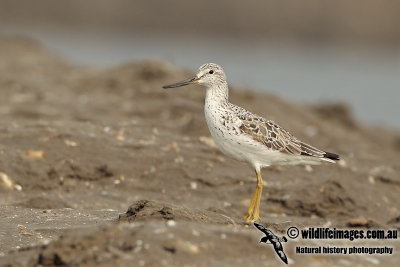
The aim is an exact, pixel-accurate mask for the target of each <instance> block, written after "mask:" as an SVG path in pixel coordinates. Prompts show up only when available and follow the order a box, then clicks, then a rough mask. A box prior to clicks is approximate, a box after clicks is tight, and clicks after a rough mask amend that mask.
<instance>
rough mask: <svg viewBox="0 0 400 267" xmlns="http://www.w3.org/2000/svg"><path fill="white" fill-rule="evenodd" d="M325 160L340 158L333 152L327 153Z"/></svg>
mask: <svg viewBox="0 0 400 267" xmlns="http://www.w3.org/2000/svg"><path fill="white" fill-rule="evenodd" d="M324 158H328V159H332V160H340V156H339V155H338V154H334V153H331V152H325V154H324Z"/></svg>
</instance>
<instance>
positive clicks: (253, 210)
mask: <svg viewBox="0 0 400 267" xmlns="http://www.w3.org/2000/svg"><path fill="white" fill-rule="evenodd" d="M256 174H257V187H256V191H255V192H254V195H253V198H252V200H251V203H250V207H249V211H248V212H247V215H246V216H244V218H243V219H245V220H246V221H248V222H255V221H258V220H261V218H260V201H261V192H262V188H263V181H262V176H261V172H260V171H256Z"/></svg>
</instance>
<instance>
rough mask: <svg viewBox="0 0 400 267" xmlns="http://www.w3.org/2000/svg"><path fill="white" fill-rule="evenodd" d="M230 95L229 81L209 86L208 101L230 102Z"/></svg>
mask: <svg viewBox="0 0 400 267" xmlns="http://www.w3.org/2000/svg"><path fill="white" fill-rule="evenodd" d="M228 97H229V90H228V84H227V83H223V84H220V85H214V86H213V87H208V88H207V91H206V102H218V103H221V104H225V103H227V102H228Z"/></svg>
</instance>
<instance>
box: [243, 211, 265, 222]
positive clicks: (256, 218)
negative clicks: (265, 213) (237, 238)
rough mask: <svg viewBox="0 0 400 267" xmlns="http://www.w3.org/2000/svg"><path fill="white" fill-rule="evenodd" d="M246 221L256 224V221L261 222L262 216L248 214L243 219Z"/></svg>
mask: <svg viewBox="0 0 400 267" xmlns="http://www.w3.org/2000/svg"><path fill="white" fill-rule="evenodd" d="M243 219H244V220H246V221H247V222H251V223H253V222H255V221H261V218H260V215H258V214H254V213H251V214H250V213H247V215H246V216H244V217H243Z"/></svg>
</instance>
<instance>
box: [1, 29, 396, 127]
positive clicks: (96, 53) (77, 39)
mask: <svg viewBox="0 0 400 267" xmlns="http://www.w3.org/2000/svg"><path fill="white" fill-rule="evenodd" d="M0 33H8V34H15V33H18V34H22V35H29V36H32V37H34V38H36V39H39V40H40V41H42V42H43V43H44V44H45V45H46V46H47V47H49V48H50V49H52V50H53V51H55V52H57V53H61V54H62V55H63V56H64V57H66V58H67V59H69V60H70V61H71V62H73V63H78V64H89V65H98V66H110V65H116V64H120V63H124V62H128V61H132V60H141V59H149V58H153V59H163V60H168V61H170V62H172V63H174V64H176V65H178V66H183V67H187V68H190V69H193V70H195V69H197V68H198V67H199V66H200V65H201V64H203V63H206V62H215V63H218V64H220V65H222V66H223V67H224V69H225V72H226V73H227V76H228V81H229V82H230V83H232V84H235V85H242V86H247V87H250V88H254V89H256V90H259V91H268V92H272V93H274V94H277V95H280V96H282V97H287V98H289V99H293V100H300V101H303V102H317V101H329V102H332V101H345V102H346V103H348V104H349V105H350V106H351V107H352V110H353V112H354V115H355V117H356V118H357V119H360V120H362V121H364V122H368V123H373V124H383V125H388V126H391V127H393V128H398V129H399V128H400V119H399V115H400V48H399V49H397V50H396V49H393V48H391V49H383V48H381V49H378V48H366V47H360V46H329V47H328V46H322V45H316V44H315V45H312V44H307V45H305V44H288V43H286V44H282V43H274V42H268V41H265V40H264V41H260V40H257V41H249V40H239V41H238V40H236V39H229V38H211V37H201V36H197V37H195V38H193V37H192V38H185V37H178V36H173V37H171V36H163V35H159V34H157V35H149V34H139V33H127V32H111V31H100V32H94V31H79V32H76V31H72V30H69V29H58V28H57V29H54V28H53V29H52V28H47V29H43V28H39V29H38V28H31V29H28V28H27V27H13V28H10V27H4V26H3V27H2V28H1V27H0ZM266 104H268V103H266ZM265 115H267V114H265Z"/></svg>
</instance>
